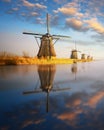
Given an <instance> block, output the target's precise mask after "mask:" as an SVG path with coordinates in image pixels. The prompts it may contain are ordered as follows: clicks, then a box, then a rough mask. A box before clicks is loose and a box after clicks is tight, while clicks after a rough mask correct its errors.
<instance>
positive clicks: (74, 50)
mask: <svg viewBox="0 0 104 130" xmlns="http://www.w3.org/2000/svg"><path fill="white" fill-rule="evenodd" d="M77 52H81V51H78V50H77V48H76V42H75V49H73V50H72V51H71V56H70V59H75V60H76V59H78V54H77Z"/></svg>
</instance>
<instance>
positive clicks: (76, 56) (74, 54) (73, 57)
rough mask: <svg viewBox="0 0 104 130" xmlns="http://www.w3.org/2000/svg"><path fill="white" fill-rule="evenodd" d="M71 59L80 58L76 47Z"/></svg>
mask: <svg viewBox="0 0 104 130" xmlns="http://www.w3.org/2000/svg"><path fill="white" fill-rule="evenodd" d="M70 58H71V59H78V54H77V50H76V49H74V50H72V51H71V56H70Z"/></svg>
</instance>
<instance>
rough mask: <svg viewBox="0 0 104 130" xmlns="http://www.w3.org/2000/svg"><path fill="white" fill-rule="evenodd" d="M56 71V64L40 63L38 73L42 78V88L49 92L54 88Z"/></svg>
mask: <svg viewBox="0 0 104 130" xmlns="http://www.w3.org/2000/svg"><path fill="white" fill-rule="evenodd" d="M55 72H56V66H55V65H39V66H38V74H39V79H40V84H41V86H40V88H41V89H42V90H43V91H45V92H47V93H49V92H50V91H51V90H52V88H53V80H54V75H55Z"/></svg>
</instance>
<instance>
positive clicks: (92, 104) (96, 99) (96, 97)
mask: <svg viewBox="0 0 104 130" xmlns="http://www.w3.org/2000/svg"><path fill="white" fill-rule="evenodd" d="M103 97H104V92H98V93H96V94H95V95H94V96H92V97H91V98H90V99H89V100H88V102H87V103H86V105H88V106H89V107H96V105H97V103H98V102H99V101H101V99H102V98H103Z"/></svg>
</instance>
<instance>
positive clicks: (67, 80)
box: [0, 61, 104, 130]
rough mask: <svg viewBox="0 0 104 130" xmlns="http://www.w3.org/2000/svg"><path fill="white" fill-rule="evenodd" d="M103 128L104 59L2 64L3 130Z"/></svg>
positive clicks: (0, 111)
mask: <svg viewBox="0 0 104 130" xmlns="http://www.w3.org/2000/svg"><path fill="white" fill-rule="evenodd" d="M21 129H22V130H43V129H44V130H46V129H47V130H57V129H60V130H69V129H70V130H103V129H104V62H103V61H96V62H95V61H94V62H88V63H78V64H70V65H39V66H37V65H21V66H0V130H21Z"/></svg>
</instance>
